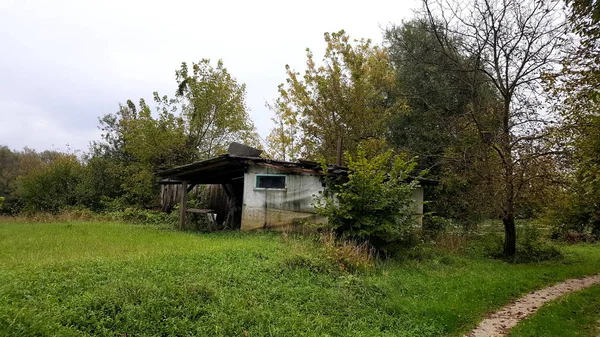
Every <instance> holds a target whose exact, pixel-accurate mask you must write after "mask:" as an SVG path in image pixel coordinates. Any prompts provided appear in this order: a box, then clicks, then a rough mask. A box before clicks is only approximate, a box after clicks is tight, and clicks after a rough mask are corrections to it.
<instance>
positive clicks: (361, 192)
mask: <svg viewBox="0 0 600 337" xmlns="http://www.w3.org/2000/svg"><path fill="white" fill-rule="evenodd" d="M357 151H358V152H357V154H356V155H355V156H352V155H349V154H347V159H348V168H349V169H350V173H349V175H348V179H347V180H344V181H339V180H338V179H331V180H328V183H327V187H326V190H325V192H324V194H323V197H322V198H321V199H319V200H318V202H317V204H316V206H317V211H318V213H319V214H321V215H323V216H326V217H327V218H328V225H329V226H330V227H331V228H332V229H333V230H334V231H335V232H336V233H337V234H338V235H344V236H346V237H348V238H350V239H353V240H360V241H363V242H368V243H369V245H371V246H372V247H374V248H376V249H378V250H381V251H383V252H385V253H392V251H393V250H394V249H396V248H398V246H401V245H405V246H406V245H411V244H412V243H413V239H414V229H415V225H416V222H415V219H414V217H413V200H412V193H413V190H414V189H415V188H416V186H417V185H418V181H417V180H412V181H410V182H407V181H406V180H407V179H408V178H409V174H410V173H411V172H413V170H414V168H415V165H416V164H415V163H414V162H413V161H410V160H407V159H406V156H405V155H396V154H394V153H393V152H392V151H391V150H388V151H386V152H383V153H381V154H378V155H376V156H374V157H369V156H367V152H366V151H365V149H364V148H363V147H359V148H358V150H357Z"/></svg>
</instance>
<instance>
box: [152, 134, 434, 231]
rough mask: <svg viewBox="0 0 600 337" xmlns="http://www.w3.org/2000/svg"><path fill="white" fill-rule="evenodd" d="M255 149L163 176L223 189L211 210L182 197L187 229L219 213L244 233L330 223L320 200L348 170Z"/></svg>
mask: <svg viewBox="0 0 600 337" xmlns="http://www.w3.org/2000/svg"><path fill="white" fill-rule="evenodd" d="M240 146H241V147H240ZM250 149H252V148H247V147H243V146H242V145H240V144H236V146H234V147H233V149H232V148H231V147H230V151H229V152H230V153H228V154H225V155H222V156H219V157H215V158H211V159H208V160H204V161H200V162H195V163H192V164H189V165H184V166H179V167H175V168H173V169H170V170H166V171H163V172H160V173H159V176H161V177H162V178H163V179H164V180H163V183H164V184H166V185H173V184H177V185H179V186H181V187H179V188H180V189H181V190H182V191H189V190H190V189H191V188H193V186H195V185H198V184H206V185H211V186H212V188H213V189H215V190H219V189H220V190H221V193H216V194H218V195H220V196H221V197H220V199H219V198H217V199H219V200H220V201H218V205H215V204H214V203H213V205H214V206H212V207H210V208H211V209H187V208H186V203H187V199H186V198H187V193H179V197H180V203H181V207H180V225H181V227H182V228H185V222H186V217H187V214H188V213H190V212H196V213H207V214H208V213H211V214H214V218H215V219H216V221H218V222H227V223H228V226H227V227H229V228H241V230H255V229H264V228H269V229H284V228H289V227H290V226H296V225H297V224H299V223H302V222H304V221H310V222H317V223H318V222H323V221H325V219H322V218H320V217H319V216H318V215H317V214H316V211H315V208H314V206H313V203H314V200H315V196H317V195H318V194H319V192H320V191H323V189H324V186H325V185H324V179H323V177H324V176H337V177H339V176H346V175H347V174H348V170H347V168H345V167H341V166H336V165H329V166H327V167H326V169H325V170H324V169H323V168H322V167H321V165H320V164H318V163H315V162H309V161H299V162H288V161H278V160H271V159H266V158H262V157H260V156H259V155H260V151H258V152H253V151H251V150H250ZM252 150H255V149H252ZM255 151H256V150H255ZM232 152H233V153H232ZM215 192H216V191H215ZM213 197H214V196H213ZM414 199H415V215H416V216H417V217H418V219H419V220H420V219H421V218H422V215H423V190H422V188H419V189H418V190H417V191H415V194H414ZM223 205H225V206H224V207H223Z"/></svg>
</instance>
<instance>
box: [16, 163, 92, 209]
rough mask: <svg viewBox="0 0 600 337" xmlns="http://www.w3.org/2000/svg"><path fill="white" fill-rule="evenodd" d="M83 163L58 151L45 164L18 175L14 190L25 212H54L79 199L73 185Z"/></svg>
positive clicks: (71, 204)
mask: <svg viewBox="0 0 600 337" xmlns="http://www.w3.org/2000/svg"><path fill="white" fill-rule="evenodd" d="M82 170H83V167H82V165H81V163H80V162H79V161H78V160H77V158H76V157H75V156H73V155H60V156H58V157H57V158H55V159H54V160H53V161H51V162H50V163H48V164H46V165H45V166H43V167H41V168H39V169H37V170H33V171H31V172H30V173H28V174H27V175H25V176H22V177H20V179H19V181H18V187H17V191H16V194H17V195H18V197H19V198H20V199H21V200H22V201H23V203H24V210H25V211H26V212H51V213H57V212H59V211H60V210H61V209H62V208H63V207H66V206H74V205H77V204H78V202H79V196H78V194H77V185H78V184H79V182H80V181H81V172H82Z"/></svg>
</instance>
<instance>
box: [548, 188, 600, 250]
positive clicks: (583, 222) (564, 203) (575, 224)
mask: <svg viewBox="0 0 600 337" xmlns="http://www.w3.org/2000/svg"><path fill="white" fill-rule="evenodd" d="M595 203H597V202H593V201H590V200H584V199H583V198H581V197H579V196H578V195H577V194H572V195H567V196H564V197H563V198H561V199H559V200H558V201H555V205H554V207H553V208H552V209H551V210H549V211H548V212H547V214H546V222H547V223H548V224H549V225H550V226H551V227H552V235H551V237H552V238H553V239H555V240H562V241H565V242H569V243H576V242H591V241H595V240H599V239H600V212H599V211H598V210H597V208H598V206H597V205H595Z"/></svg>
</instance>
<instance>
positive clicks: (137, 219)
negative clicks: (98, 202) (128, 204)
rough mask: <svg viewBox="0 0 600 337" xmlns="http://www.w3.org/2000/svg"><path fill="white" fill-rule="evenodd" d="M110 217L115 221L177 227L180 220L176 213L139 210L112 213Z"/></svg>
mask: <svg viewBox="0 0 600 337" xmlns="http://www.w3.org/2000/svg"><path fill="white" fill-rule="evenodd" d="M109 215H110V216H112V217H113V218H114V220H121V221H125V222H130V223H137V224H143V225H154V226H164V225H169V226H175V224H176V223H177V220H178V217H177V214H176V212H173V213H170V214H169V213H164V212H158V211H150V210H145V209H139V208H126V209H125V210H123V211H120V212H111V213H109Z"/></svg>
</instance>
